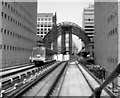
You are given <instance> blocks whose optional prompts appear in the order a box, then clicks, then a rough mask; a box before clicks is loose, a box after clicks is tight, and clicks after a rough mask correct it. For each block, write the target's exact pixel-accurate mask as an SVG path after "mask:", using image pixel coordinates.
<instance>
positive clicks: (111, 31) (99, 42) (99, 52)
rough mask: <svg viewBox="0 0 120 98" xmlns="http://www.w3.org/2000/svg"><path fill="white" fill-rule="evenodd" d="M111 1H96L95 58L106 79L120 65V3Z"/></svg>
mask: <svg viewBox="0 0 120 98" xmlns="http://www.w3.org/2000/svg"><path fill="white" fill-rule="evenodd" d="M110 1H111V0H110ZM110 1H109V2H101V1H100V0H95V34H94V53H95V55H94V57H95V63H96V64H99V65H101V66H102V67H103V68H105V70H106V77H108V76H109V75H110V74H111V72H112V71H113V70H114V69H115V68H116V67H117V65H118V63H120V3H118V1H117V0H116V2H115V0H114V2H110ZM119 83H120V82H119ZM113 86H114V85H113Z"/></svg>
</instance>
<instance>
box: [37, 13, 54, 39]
mask: <svg viewBox="0 0 120 98" xmlns="http://www.w3.org/2000/svg"><path fill="white" fill-rule="evenodd" d="M55 24H56V13H55V15H54V14H53V13H38V14H37V36H38V37H40V38H44V36H45V35H46V34H47V33H48V32H49V31H50V30H51V29H52V27H53V26H54V25H55Z"/></svg>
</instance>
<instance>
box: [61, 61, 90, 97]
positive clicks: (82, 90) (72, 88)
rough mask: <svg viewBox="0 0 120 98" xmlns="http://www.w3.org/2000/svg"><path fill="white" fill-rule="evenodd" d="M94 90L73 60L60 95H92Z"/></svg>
mask: <svg viewBox="0 0 120 98" xmlns="http://www.w3.org/2000/svg"><path fill="white" fill-rule="evenodd" d="M91 94H92V91H91V89H90V87H89V85H88V83H87V82H86V80H85V78H84V77H83V75H82V73H81V72H80V70H79V69H78V67H77V66H76V64H75V63H74V62H71V63H70V65H69V67H68V69H67V72H66V76H65V79H64V83H63V85H62V88H61V92H60V94H59V96H90V95H91Z"/></svg>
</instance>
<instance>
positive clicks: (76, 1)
mask: <svg viewBox="0 0 120 98" xmlns="http://www.w3.org/2000/svg"><path fill="white" fill-rule="evenodd" d="M93 3H94V0H38V11H37V12H38V13H55V12H56V14H57V23H60V22H64V21H70V22H73V23H76V24H77V25H79V26H80V27H82V17H83V16H82V14H83V9H84V8H86V7H88V6H89V4H93ZM73 41H74V42H75V44H76V45H77V46H78V48H79V50H80V49H81V48H82V43H81V40H80V39H79V38H78V37H76V36H73Z"/></svg>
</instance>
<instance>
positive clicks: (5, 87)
mask: <svg viewBox="0 0 120 98" xmlns="http://www.w3.org/2000/svg"><path fill="white" fill-rule="evenodd" d="M52 64H54V63H50V64H46V65H44V66H42V67H35V66H34V65H29V66H26V67H23V68H20V69H15V68H14V70H10V71H6V72H3V73H2V72H1V77H2V78H1V80H0V95H1V96H2V93H4V92H8V91H11V90H13V89H15V88H16V87H15V86H16V85H18V84H21V83H22V82H25V81H27V80H28V79H29V78H31V77H32V76H36V75H38V73H40V72H44V71H45V69H48V67H50V65H52ZM55 64H57V62H56V63H55ZM7 74H8V75H7Z"/></svg>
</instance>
